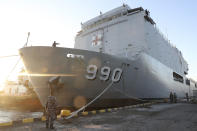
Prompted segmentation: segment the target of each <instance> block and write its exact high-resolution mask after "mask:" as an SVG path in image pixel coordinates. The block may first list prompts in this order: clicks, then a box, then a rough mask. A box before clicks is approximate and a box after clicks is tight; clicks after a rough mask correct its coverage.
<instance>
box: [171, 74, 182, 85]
mask: <svg viewBox="0 0 197 131" xmlns="http://www.w3.org/2000/svg"><path fill="white" fill-rule="evenodd" d="M173 78H174V80H175V81H178V82H181V83H183V77H182V76H181V75H179V74H177V73H175V72H173Z"/></svg>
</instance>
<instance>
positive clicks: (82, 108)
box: [65, 81, 114, 119]
mask: <svg viewBox="0 0 197 131" xmlns="http://www.w3.org/2000/svg"><path fill="white" fill-rule="evenodd" d="M113 83H114V82H113V81H112V82H111V83H110V84H109V85H108V86H107V87H106V88H105V89H104V90H103V91H102V92H101V93H100V94H99V95H97V96H96V97H95V98H94V99H93V100H92V101H90V102H89V103H88V104H86V105H84V106H83V107H81V108H80V109H78V110H77V111H74V112H72V113H71V115H70V116H68V117H66V118H65V119H70V118H72V117H73V116H75V115H77V114H78V113H79V112H80V111H82V110H84V109H85V108H86V107H88V106H89V105H91V104H92V103H93V102H94V101H96V100H97V99H98V98H100V97H101V96H102V95H103V94H104V93H105V92H106V91H107V90H108V89H109V88H110V87H111V86H112V85H113Z"/></svg>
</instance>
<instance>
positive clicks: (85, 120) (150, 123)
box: [0, 103, 197, 131]
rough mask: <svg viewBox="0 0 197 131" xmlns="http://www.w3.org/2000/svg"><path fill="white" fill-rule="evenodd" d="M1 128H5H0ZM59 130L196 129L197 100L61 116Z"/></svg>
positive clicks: (34, 128) (13, 130)
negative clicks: (191, 102) (69, 116)
mask: <svg viewBox="0 0 197 131" xmlns="http://www.w3.org/2000/svg"><path fill="white" fill-rule="evenodd" d="M0 130H1V129H0ZM2 130H7V131H18V130H20V131H26V130H31V131H43V130H49V129H45V123H44V122H34V123H29V124H23V125H18V126H14V127H6V128H3V129H2ZM54 130H58V131H92V130H93V131H101V130H107V131H109V130H110V131H130V130H131V131H132V130H134V131H158V130H159V131H196V130H197V104H189V103H177V104H169V103H161V104H155V105H152V106H150V107H147V108H131V109H125V108H123V109H121V110H117V111H113V112H107V113H101V114H95V115H88V116H81V117H76V118H73V119H72V120H70V121H66V120H57V121H56V122H55V129H54Z"/></svg>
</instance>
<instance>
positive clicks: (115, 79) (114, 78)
mask: <svg viewBox="0 0 197 131" xmlns="http://www.w3.org/2000/svg"><path fill="white" fill-rule="evenodd" d="M121 75H122V69H120V68H116V69H114V72H113V74H112V81H113V82H118V81H119V80H120V77H121Z"/></svg>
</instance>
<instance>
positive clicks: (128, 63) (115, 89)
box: [20, 46, 190, 108]
mask: <svg viewBox="0 0 197 131" xmlns="http://www.w3.org/2000/svg"><path fill="white" fill-rule="evenodd" d="M20 55H21V57H22V59H23V62H24V65H25V68H26V70H27V72H28V73H29V79H30V81H31V83H32V85H33V87H34V90H35V92H36V93H37V95H38V97H39V99H40V101H41V104H42V105H43V106H44V105H45V103H46V100H47V96H48V95H49V88H48V85H47V82H48V80H49V79H50V78H51V77H54V76H61V83H62V86H61V87H57V88H56V89H55V90H54V95H55V96H56V97H57V101H58V105H59V106H61V107H75V108H79V107H80V106H82V105H84V104H85V103H88V102H89V101H90V100H92V99H94V98H95V97H96V96H97V95H98V94H99V93H101V92H102V91H103V90H104V89H105V88H106V87H107V86H108V85H109V84H110V83H111V77H112V73H110V76H109V79H108V80H106V81H102V80H100V79H99V77H100V76H101V75H102V74H101V71H100V69H101V68H102V67H104V66H107V67H110V70H111V71H112V70H114V69H116V68H121V69H122V70H123V72H122V74H121V77H120V80H119V81H117V82H115V83H113V84H112V87H110V88H109V90H108V91H107V92H105V93H104V94H103V95H102V96H101V98H99V99H98V100H97V101H96V102H95V103H94V104H92V105H91V106H92V107H98V108H103V107H106V106H107V107H113V106H123V105H127V104H128V103H130V102H131V101H133V100H136V99H150V98H151V99H152V98H157V99H158V98H168V97H169V93H170V92H176V93H177V96H178V97H184V96H185V93H186V92H190V91H189V90H190V88H189V87H188V86H186V85H185V84H182V83H180V82H177V81H174V80H173V75H172V74H173V70H172V69H170V68H168V67H167V66H165V65H163V64H162V63H160V62H159V61H157V60H156V59H154V58H152V57H150V56H149V55H147V54H141V55H140V56H139V58H138V59H137V60H133V61H132V60H129V59H126V58H119V57H116V56H112V55H108V54H103V53H99V52H92V51H87V50H79V49H70V48H59V47H55V48H53V47H42V46H37V47H36V46H35V47H25V48H22V49H20ZM68 55H75V56H83V57H81V58H78V57H68ZM88 65H96V66H97V68H98V71H97V73H96V77H95V79H93V80H89V79H87V78H86V75H87V67H88Z"/></svg>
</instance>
